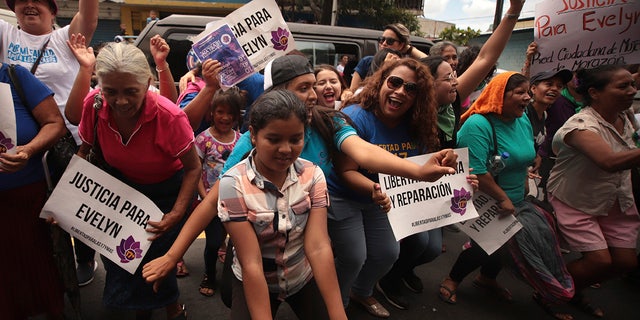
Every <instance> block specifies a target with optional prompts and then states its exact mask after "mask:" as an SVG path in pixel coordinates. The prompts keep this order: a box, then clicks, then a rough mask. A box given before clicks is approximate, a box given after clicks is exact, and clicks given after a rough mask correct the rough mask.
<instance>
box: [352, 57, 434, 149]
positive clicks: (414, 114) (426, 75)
mask: <svg viewBox="0 0 640 320" xmlns="http://www.w3.org/2000/svg"><path fill="white" fill-rule="evenodd" d="M400 66H405V67H407V68H409V69H411V70H412V71H413V72H415V73H416V83H417V84H418V92H417V93H416V97H415V103H414V105H413V106H411V108H410V109H409V110H408V111H407V113H406V114H405V116H406V117H409V123H410V125H409V136H410V137H411V139H412V140H414V141H415V142H416V143H417V144H418V148H419V150H420V151H421V152H429V151H435V150H438V148H439V146H440V142H439V140H438V116H437V113H438V109H437V102H436V99H435V93H434V80H433V77H432V76H431V72H429V69H428V68H427V67H426V66H425V65H424V64H422V63H420V62H419V61H417V60H415V59H412V58H403V59H399V60H395V61H389V63H385V64H384V66H383V67H382V68H381V69H380V70H378V71H377V72H376V73H374V74H373V75H371V76H370V77H369V78H370V79H369V80H368V82H367V84H366V85H365V87H364V88H363V89H362V92H360V93H359V94H358V95H355V96H354V97H352V98H351V99H349V100H348V101H346V102H344V103H343V104H342V106H343V107H345V106H348V105H351V104H358V105H360V106H361V107H362V109H365V110H369V111H371V112H376V111H377V110H378V109H380V105H379V94H380V90H381V88H382V86H383V85H385V84H384V83H385V80H386V79H387V77H389V74H391V72H392V71H393V70H395V69H396V68H398V67H400Z"/></svg>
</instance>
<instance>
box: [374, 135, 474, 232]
mask: <svg viewBox="0 0 640 320" xmlns="http://www.w3.org/2000/svg"><path fill="white" fill-rule="evenodd" d="M455 152H456V153H457V154H458V165H457V166H456V173H455V174H451V175H445V176H443V177H442V178H440V179H439V180H438V181H436V182H424V181H418V180H412V179H407V178H403V177H397V176H390V175H386V174H382V173H380V174H379V175H378V176H379V177H380V186H381V188H382V192H385V193H386V194H387V195H388V196H389V198H390V199H391V211H389V214H388V217H389V223H390V224H391V229H393V234H394V235H395V237H396V240H400V239H402V238H405V237H407V236H410V235H412V234H416V233H419V232H423V231H427V230H431V229H435V228H439V227H442V226H446V225H449V224H452V223H456V222H459V221H463V220H467V219H471V218H474V217H477V216H478V213H477V212H476V209H475V208H474V207H473V206H469V205H467V204H468V203H470V201H471V197H472V196H473V189H472V187H471V185H470V184H469V183H468V182H467V175H468V174H469V150H468V149H467V148H463V149H456V150H455ZM432 155H433V154H432V153H431V154H425V155H421V156H416V157H410V158H407V160H409V161H412V162H414V163H418V164H424V163H425V162H427V160H428V159H429V158H430V157H431V156H432Z"/></svg>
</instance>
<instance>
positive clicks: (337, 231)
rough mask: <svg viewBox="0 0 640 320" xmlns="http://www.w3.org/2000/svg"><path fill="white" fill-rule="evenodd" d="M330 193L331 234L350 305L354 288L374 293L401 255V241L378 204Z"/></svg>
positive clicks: (345, 301)
mask: <svg viewBox="0 0 640 320" xmlns="http://www.w3.org/2000/svg"><path fill="white" fill-rule="evenodd" d="M330 197H331V207H330V208H329V220H328V226H329V236H330V237H331V245H332V247H333V254H334V256H335V261H336V273H337V274H338V284H339V285H340V293H341V295H342V303H343V304H344V306H345V307H346V306H347V305H348V304H349V292H350V291H351V292H353V293H354V294H356V295H359V296H363V297H367V296H370V295H372V294H373V287H374V286H375V284H376V282H378V280H379V279H380V278H381V277H382V276H383V275H385V274H386V273H387V271H389V269H391V266H392V265H393V263H394V262H395V261H396V259H397V258H398V254H399V252H400V245H399V244H398V242H397V241H396V239H395V236H394V235H393V231H392V230H391V225H390V224H389V219H388V218H387V214H386V213H384V212H383V211H382V210H380V208H379V207H378V205H376V204H373V203H361V202H357V201H352V200H349V199H345V198H341V197H337V196H330Z"/></svg>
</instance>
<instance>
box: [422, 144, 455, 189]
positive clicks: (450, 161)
mask: <svg viewBox="0 0 640 320" xmlns="http://www.w3.org/2000/svg"><path fill="white" fill-rule="evenodd" d="M457 165H458V155H457V154H456V153H455V152H453V150H452V149H443V150H440V151H438V152H436V153H435V154H434V155H433V156H431V158H429V160H427V162H426V163H425V164H424V165H423V166H422V170H421V174H420V176H421V179H422V180H425V181H429V182H433V181H436V180H438V179H440V178H441V177H442V176H443V175H445V174H454V173H456V170H455V168H456V166H457Z"/></svg>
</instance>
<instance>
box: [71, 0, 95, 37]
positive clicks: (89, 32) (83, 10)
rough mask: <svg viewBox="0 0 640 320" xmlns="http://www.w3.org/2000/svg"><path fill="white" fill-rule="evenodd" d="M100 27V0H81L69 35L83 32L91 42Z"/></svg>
mask: <svg viewBox="0 0 640 320" xmlns="http://www.w3.org/2000/svg"><path fill="white" fill-rule="evenodd" d="M97 27H98V0H79V1H78V12H77V13H76V14H75V16H73V19H72V20H71V24H70V25H69V37H71V35H72V34H76V33H81V34H83V35H84V36H85V37H86V39H87V40H86V41H87V43H91V39H92V38H93V33H94V32H95V31H96V28H97Z"/></svg>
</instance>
